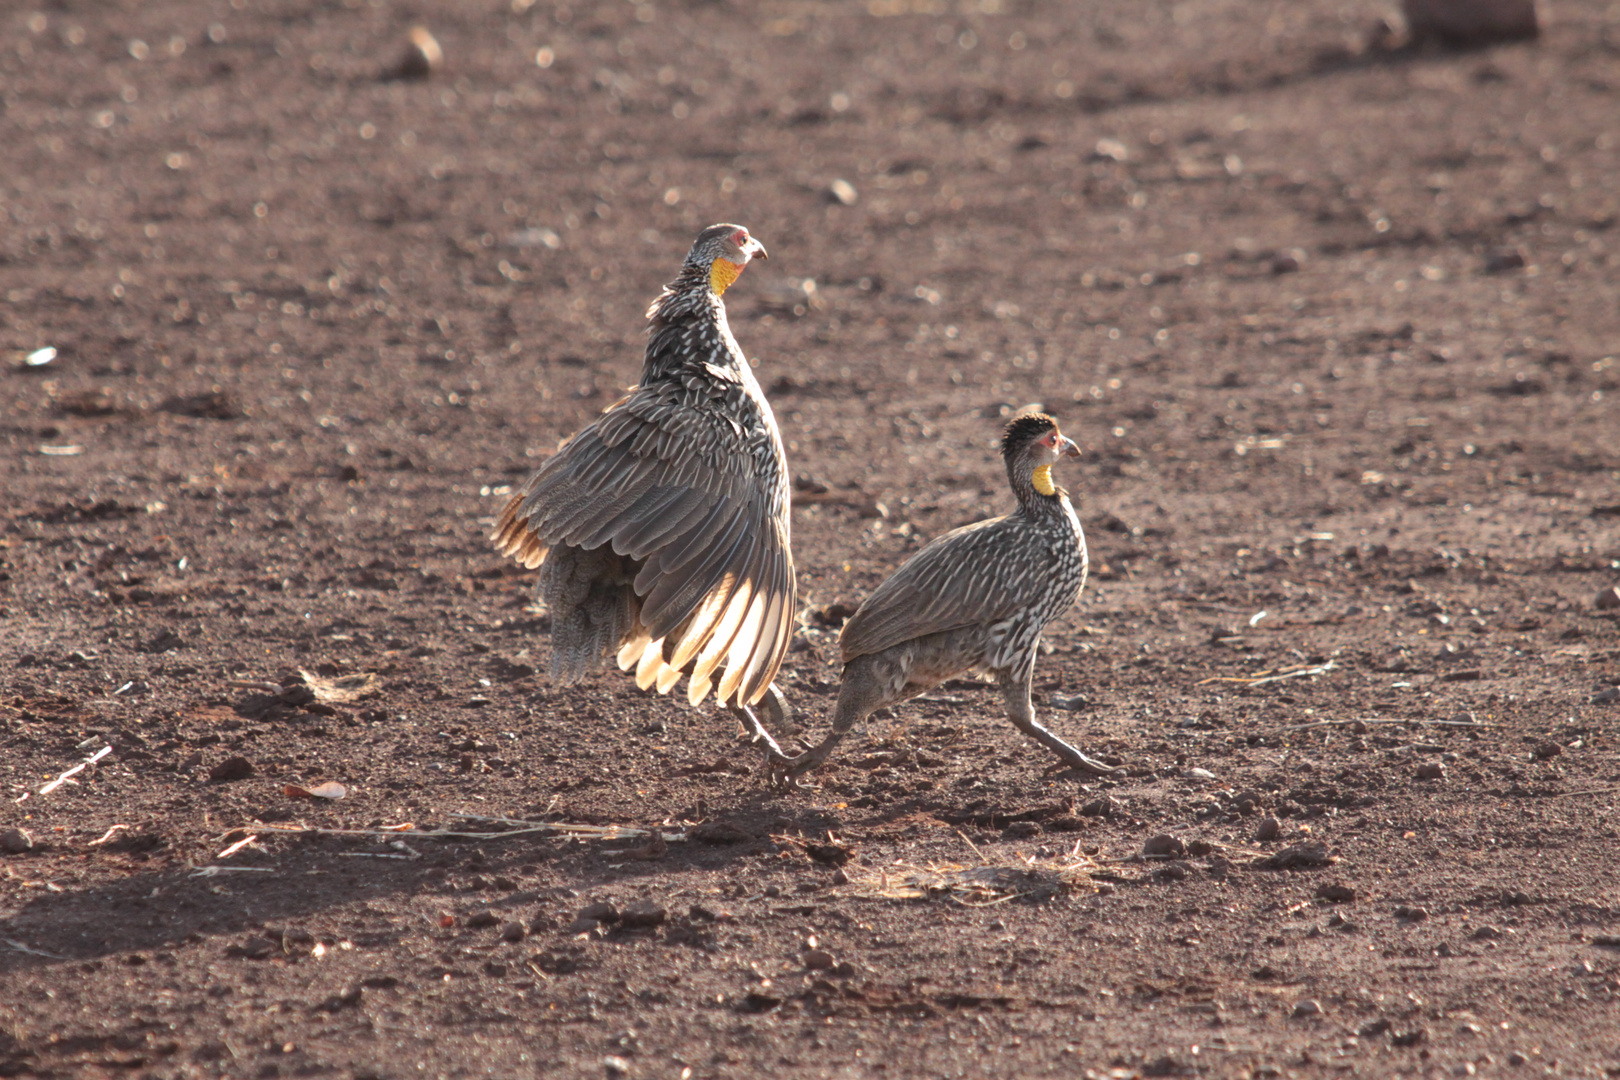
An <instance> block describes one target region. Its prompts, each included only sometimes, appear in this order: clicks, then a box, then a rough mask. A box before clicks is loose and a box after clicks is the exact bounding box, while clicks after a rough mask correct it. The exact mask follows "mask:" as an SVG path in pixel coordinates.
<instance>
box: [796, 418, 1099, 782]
mask: <svg viewBox="0 0 1620 1080" xmlns="http://www.w3.org/2000/svg"><path fill="white" fill-rule="evenodd" d="M1001 456H1002V460H1003V461H1004V462H1005V463H1006V466H1007V479H1008V480H1009V481H1010V482H1011V484H1012V489H1013V494H1014V495H1015V496H1017V498H1018V509H1017V510H1015V511H1013V512H1012V513H1010V514H1008V515H1006V516H1005V517H998V518H991V519H990V520H988V521H980V522H976V523H975V524H972V525H964V526H963V527H962V528H960V529H954V530H952V531H951V532H948V533H946V534H945V535H943V536H940V537H937V538H936V539H935V540H933V541H932V542H931V543H929V544H928V545H927V546H926V547H924V548H923V549H922V550H921V551H919V552H917V554H915V555H913V556H912V557H911V558H910V559H908V560H906V562H905V563H904V564H903V565H902V566H901V567H900V569H898V570H896V571H895V572H894V573H893V574H892V575H891V576H890V577H889V578H888V580H886V581H884V582H883V584H881V585H879V586H878V588H877V591H876V592H874V593H873V594H872V595H871V596H869V597H867V598H866V602H865V603H864V604H862V605H861V606H860V608H859V609H858V610H857V611H856V612H855V614H854V615H852V616H850V619H849V621H848V622H847V623H845V624H844V629H843V633H842V634H841V635H840V636H839V645H840V647H841V650H842V652H843V659H844V676H843V682H842V685H841V686H840V687H839V690H838V704H837V706H836V707H835V709H834V712H833V727H832V731H831V732H830V733H829V734H828V735H827V737H826V738H825V739H823V740H822V741H821V743H820V744H819V745H817V746H815V747H813V748H812V749H810V750H807V751H805V752H804V753H802V754H800V755H798V756H797V757H792V758H789V757H785V756H777V755H775V754H771V755H770V765H771V769H772V772H773V774H774V775H775V776H776V777H777V778H778V779H779V780H791V779H792V778H793V777H796V776H799V775H801V774H803V773H805V772H808V771H809V770H811V769H814V768H816V767H818V766H819V765H821V764H822V763H823V762H824V761H826V760H827V758H828V756H829V755H830V754H831V753H832V751H833V748H834V747H835V746H837V745H838V740H840V739H842V738H843V737H844V735H845V734H847V733H848V732H849V731H850V729H852V728H854V727H855V726H856V725H858V724H860V723H861V721H863V720H864V719H866V717H867V716H869V715H871V714H872V713H873V712H875V711H877V710H878V709H881V708H883V707H884V706H887V705H893V704H895V703H896V702H900V701H905V700H907V699H908V698H913V697H916V696H917V695H918V694H921V693H924V692H925V691H927V690H930V689H932V688H933V687H935V686H938V685H939V684H940V683H942V682H944V681H945V680H946V679H950V678H953V677H955V676H958V675H963V674H967V673H970V672H989V673H991V674H993V675H994V676H995V677H996V682H997V683H998V684H999V685H1000V686H1001V691H1002V693H1003V695H1005V697H1006V701H1007V718H1008V719H1009V720H1011V721H1012V722H1013V724H1014V725H1015V726H1017V728H1018V730H1019V731H1022V732H1023V733H1024V734H1026V735H1028V736H1029V737H1030V738H1032V739H1034V740H1035V741H1036V742H1038V743H1040V744H1041V745H1042V746H1044V747H1046V748H1047V749H1048V750H1051V751H1052V752H1053V753H1055V754H1056V755H1057V756H1058V757H1060V758H1062V759H1063V761H1064V762H1065V763H1067V764H1068V765H1070V766H1071V767H1073V768H1077V769H1084V770H1086V771H1088V772H1094V773H1103V774H1107V773H1113V772H1117V771H1118V770H1117V769H1114V768H1110V767H1109V766H1107V765H1105V764H1103V763H1102V762H1099V761H1095V760H1093V759H1091V758H1089V757H1087V756H1086V755H1085V754H1082V753H1081V752H1080V751H1079V750H1076V749H1075V748H1074V747H1072V746H1070V745H1069V744H1068V743H1066V742H1064V741H1063V740H1062V739H1060V738H1058V737H1057V736H1056V735H1054V734H1052V733H1051V732H1050V731H1048V730H1047V729H1046V728H1044V727H1042V726H1041V725H1040V724H1039V723H1038V722H1036V720H1035V709H1034V707H1033V705H1032V704H1031V701H1030V682H1031V680H1032V678H1033V677H1034V673H1035V655H1036V653H1037V652H1038V651H1039V649H1038V647H1039V645H1040V641H1041V631H1043V630H1044V629H1046V626H1047V624H1049V623H1050V622H1051V621H1052V620H1053V619H1055V618H1057V617H1058V616H1059V615H1062V614H1063V613H1064V612H1065V611H1067V610H1069V607H1070V606H1071V605H1072V604H1073V603H1074V602H1075V600H1076V599H1077V598H1078V597H1079V595H1080V590H1081V589H1082V588H1083V587H1084V586H1085V583H1086V538H1085V534H1084V533H1082V532H1081V530H1080V519H1079V518H1078V517H1076V516H1075V513H1074V507H1073V506H1072V505H1070V503H1069V495H1068V492H1067V491H1065V490H1064V489H1063V488H1061V487H1059V486H1058V485H1057V484H1056V483H1055V482H1054V481H1053V479H1052V466H1053V465H1054V464H1055V463H1056V462H1057V460H1058V459H1059V458H1060V457H1064V456H1069V457H1079V456H1080V448H1079V447H1078V446H1076V445H1075V444H1074V443H1073V442H1072V441H1070V440H1069V439H1068V438H1066V437H1065V436H1064V435H1063V433H1062V432H1060V431H1059V430H1058V426H1057V422H1056V421H1054V420H1053V419H1052V418H1051V417H1050V416H1046V415H1044V414H1041V413H1035V414H1031V415H1027V416H1020V417H1018V418H1016V419H1014V420H1013V421H1012V422H1011V423H1010V424H1008V425H1007V430H1006V432H1005V433H1004V434H1003V436H1002V439H1001Z"/></svg>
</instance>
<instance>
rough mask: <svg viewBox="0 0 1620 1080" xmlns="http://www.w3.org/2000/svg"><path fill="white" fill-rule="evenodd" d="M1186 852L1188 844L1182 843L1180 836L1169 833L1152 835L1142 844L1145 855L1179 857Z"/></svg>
mask: <svg viewBox="0 0 1620 1080" xmlns="http://www.w3.org/2000/svg"><path fill="white" fill-rule="evenodd" d="M1186 853H1187V845H1186V844H1184V843H1182V841H1181V838H1180V837H1179V836H1171V835H1170V834H1169V833H1160V834H1158V835H1157V836H1151V837H1149V838H1148V840H1147V842H1146V843H1145V844H1143V845H1142V854H1143V855H1169V856H1172V857H1174V858H1178V859H1179V858H1180V857H1181V856H1183V855H1185V854H1186Z"/></svg>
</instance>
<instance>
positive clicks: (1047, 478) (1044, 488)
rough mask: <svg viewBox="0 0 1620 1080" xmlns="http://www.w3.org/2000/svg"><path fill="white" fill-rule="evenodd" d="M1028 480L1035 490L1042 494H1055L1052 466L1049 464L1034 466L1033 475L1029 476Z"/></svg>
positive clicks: (1055, 487) (1055, 486)
mask: <svg viewBox="0 0 1620 1080" xmlns="http://www.w3.org/2000/svg"><path fill="white" fill-rule="evenodd" d="M1029 482H1030V483H1032V484H1034V485H1035V490H1036V491H1038V492H1040V493H1041V494H1042V495H1056V494H1057V485H1056V484H1054V483H1052V466H1050V465H1037V466H1035V475H1034V476H1032V477H1030V478H1029Z"/></svg>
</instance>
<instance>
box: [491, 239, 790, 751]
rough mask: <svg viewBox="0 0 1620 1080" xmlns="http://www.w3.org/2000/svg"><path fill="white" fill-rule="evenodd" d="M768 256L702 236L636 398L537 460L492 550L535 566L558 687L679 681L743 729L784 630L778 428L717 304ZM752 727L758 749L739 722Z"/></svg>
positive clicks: (657, 314)
mask: <svg viewBox="0 0 1620 1080" xmlns="http://www.w3.org/2000/svg"><path fill="white" fill-rule="evenodd" d="M756 254H757V255H759V256H761V257H763V256H764V248H763V246H762V245H760V243H759V242H758V241H757V240H755V239H753V238H752V237H750V236H749V235H748V232H747V230H746V229H743V228H741V227H740V226H736V225H715V226H711V227H710V228H708V229H705V230H704V231H703V232H702V233H701V234H700V235H699V236H698V239H697V241H696V243H694V244H693V246H692V250H691V253H690V254H688V256H687V258H686V262H685V263H684V265H683V266H682V268H681V273H680V275H679V276H678V277H677V278H676V279H675V281H673V282H672V283H670V284H669V285H667V286H665V288H664V291H663V293H662V295H660V296H659V298H658V299H657V300H655V301H654V302H653V305H652V307H651V308H650V309H649V311H648V313H647V317H648V320H649V322H650V323H651V327H650V329H649V334H648V342H647V351H646V355H645V357H644V360H643V365H642V373H641V380H640V382H639V383H638V384H637V385H636V386H634V387H632V388H631V390H630V392H629V393H628V394H627V396H625V397H624V398H622V399H621V400H619V401H618V402H615V403H614V404H613V405H611V406H609V407H608V409H607V410H606V411H605V412H604V413H603V414H602V416H601V417H599V418H598V419H597V420H596V421H594V422H593V423H591V424H589V425H588V426H586V427H585V428H584V429H583V430H581V431H580V432H579V433H578V434H577V435H575V436H574V437H573V438H572V439H570V440H569V441H568V442H567V443H565V444H564V445H563V446H562V448H561V449H559V450H558V452H557V453H556V454H555V455H553V456H552V457H550V458H548V459H547V460H546V462H545V464H543V465H542V466H541V467H540V469H539V470H538V471H537V472H535V474H534V475H533V476H531V477H530V478H529V480H528V481H527V483H525V484H524V486H523V488H522V490H521V491H520V492H519V493H518V494H517V495H516V496H514V497H513V498H512V500H511V501H510V502H509V503H508V504H507V506H506V508H505V511H504V512H503V513H502V515H501V517H500V520H499V522H498V524H497V526H496V529H495V533H494V535H493V540H494V542H495V545H496V547H497V548H498V549H499V550H500V551H501V552H502V553H503V554H506V555H510V556H512V557H513V558H515V559H517V560H518V561H519V562H521V563H522V564H523V565H525V566H528V567H531V568H532V567H540V569H541V579H540V591H541V594H542V596H543V598H544V600H545V602H546V605H547V607H548V608H549V609H550V613H551V627H552V630H551V632H552V650H551V664H550V670H551V676H552V678H553V679H555V680H556V681H557V682H559V683H562V684H564V685H567V684H571V683H575V682H578V681H579V680H581V679H582V678H584V677H585V676H586V675H587V674H588V673H590V672H592V671H596V670H600V669H602V668H603V667H604V666H605V665H606V662H607V660H608V658H610V657H612V658H615V659H616V660H617V661H618V664H619V666H620V667H621V668H623V669H625V670H627V671H628V670H634V671H635V673H636V682H637V684H638V685H639V686H641V687H642V688H643V689H645V688H647V687H651V686H656V687H657V689H658V690H659V691H660V692H661V693H663V692H668V691H669V689H670V688H671V687H672V686H674V685H675V684H676V683H677V682H679V680H680V678H681V677H682V676H683V675H686V676H688V677H689V683H688V698H689V699H690V700H691V702H692V703H693V704H697V703H698V702H700V701H702V700H703V699H704V698H705V697H706V696H707V695H708V694H709V692H710V691H711V690H712V691H714V692H715V695H716V697H717V698H718V699H719V700H720V702H721V703H722V704H725V705H728V706H731V707H733V708H736V709H738V710H740V711H742V712H747V707H748V706H749V705H752V704H754V703H756V702H759V701H760V700H761V699H762V698H764V697H766V695H767V694H768V693H769V694H770V696H771V698H770V699H771V702H772V704H773V705H775V706H776V707H777V708H778V709H781V708H783V707H784V706H783V705H782V702H781V700H780V696H779V695H777V694H775V693H774V687H773V686H772V680H773V679H774V678H775V675H776V671H777V668H778V667H779V666H780V665H781V662H782V657H783V656H784V655H785V654H786V652H787V647H788V643H789V639H790V637H791V634H792V630H793V615H794V611H795V606H796V586H795V582H794V576H793V557H792V553H791V550H790V543H791V536H790V525H789V517H788V509H789V495H788V483H787V461H786V456H785V454H784V452H783V449H782V439H781V436H780V434H779V433H778V431H777V427H776V418H775V417H774V416H773V415H772V413H771V407H770V405H769V404H768V403H767V402H766V400H765V395H764V393H763V392H762V391H761V390H760V386H759V383H758V381H757V380H756V379H755V378H754V373H753V370H752V369H751V368H750V366H749V364H748V361H747V359H746V358H745V357H744V356H743V353H742V349H741V348H740V347H739V346H738V345H737V342H736V339H735V338H733V337H732V335H731V330H730V328H729V327H728V325H727V323H726V310H725V305H724V303H723V302H722V300H721V294H722V293H724V291H725V289H726V288H727V287H728V286H729V285H730V284H731V283H732V282H733V281H734V280H736V277H737V275H738V274H740V273H741V272H742V269H743V267H744V266H746V265H747V263H748V261H749V259H750V258H751V257H753V256H754V255H756ZM747 715H748V719H749V721H750V722H751V724H750V726H751V727H752V728H753V729H754V731H755V733H756V734H760V733H762V729H760V728H759V727H758V724H757V722H755V721H753V717H752V714H751V713H748V714H747Z"/></svg>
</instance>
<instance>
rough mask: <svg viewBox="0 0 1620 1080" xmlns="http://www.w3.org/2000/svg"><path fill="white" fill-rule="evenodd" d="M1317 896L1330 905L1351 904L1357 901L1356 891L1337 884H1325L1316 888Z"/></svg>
mask: <svg viewBox="0 0 1620 1080" xmlns="http://www.w3.org/2000/svg"><path fill="white" fill-rule="evenodd" d="M1316 896H1317V899H1320V900H1326V901H1327V902H1328V903H1330V904H1349V903H1353V902H1354V901H1355V899H1356V890H1354V889H1352V888H1351V887H1350V886H1348V885H1340V884H1338V883H1337V882H1324V883H1323V884H1321V885H1318V886H1317V887H1316Z"/></svg>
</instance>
